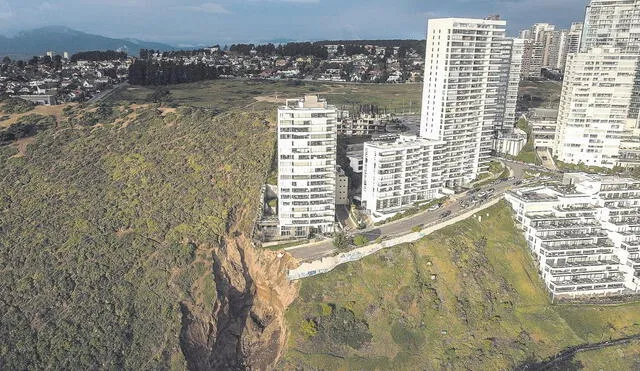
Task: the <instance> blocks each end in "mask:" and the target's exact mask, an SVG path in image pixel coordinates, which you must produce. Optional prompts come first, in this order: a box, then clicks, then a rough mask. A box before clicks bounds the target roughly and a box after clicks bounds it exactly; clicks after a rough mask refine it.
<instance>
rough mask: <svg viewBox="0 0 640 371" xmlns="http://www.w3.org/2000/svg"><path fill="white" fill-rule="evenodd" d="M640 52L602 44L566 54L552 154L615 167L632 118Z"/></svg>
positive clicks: (561, 157) (572, 161)
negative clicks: (639, 53)
mask: <svg viewBox="0 0 640 371" xmlns="http://www.w3.org/2000/svg"><path fill="white" fill-rule="evenodd" d="M637 68H638V57H637V56H635V55H631V54H623V53H617V52H615V51H613V52H612V51H611V50H605V49H600V48H595V49H591V50H590V51H589V52H587V53H576V54H570V55H569V56H568V58H567V66H566V70H565V75H564V84H563V86H562V96H561V98H560V107H559V112H558V125H557V128H556V136H555V137H556V139H557V142H556V143H555V155H556V156H557V157H558V159H559V160H561V161H563V162H567V163H572V164H577V163H579V162H582V163H584V164H585V165H591V166H602V167H607V168H613V167H614V166H616V164H617V158H618V154H619V147H620V142H621V139H622V137H623V136H624V135H625V132H626V131H627V130H628V129H629V128H633V127H634V126H635V120H634V119H630V118H629V108H630V102H631V97H632V93H633V89H634V84H635V83H636V81H635V76H636V71H637Z"/></svg>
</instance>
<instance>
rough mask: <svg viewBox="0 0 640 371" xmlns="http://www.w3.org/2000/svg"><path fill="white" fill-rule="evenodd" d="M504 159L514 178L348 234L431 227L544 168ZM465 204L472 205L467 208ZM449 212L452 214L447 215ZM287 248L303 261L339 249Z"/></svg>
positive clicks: (384, 234)
mask: <svg viewBox="0 0 640 371" xmlns="http://www.w3.org/2000/svg"><path fill="white" fill-rule="evenodd" d="M500 160H501V161H503V162H504V163H505V164H506V166H507V167H508V168H510V169H511V171H512V175H513V177H512V178H510V180H505V181H500V180H498V181H494V182H491V183H488V184H486V185H483V186H481V187H479V188H477V190H476V189H474V190H470V191H467V192H464V193H461V194H456V195H454V196H452V197H451V198H450V199H449V200H447V201H446V202H445V203H444V204H443V205H442V207H440V208H439V209H438V210H434V211H424V212H421V213H419V214H416V215H412V216H410V217H407V218H404V219H401V220H398V221H395V222H391V223H388V224H384V225H381V226H379V227H373V228H369V229H365V230H360V231H357V230H356V231H351V232H349V233H348V235H349V236H355V235H358V234H361V235H364V236H366V237H367V239H368V240H369V241H374V240H376V239H377V238H379V237H381V238H388V237H391V236H399V235H403V234H406V233H410V232H411V229H412V228H413V227H415V226H417V225H422V226H427V225H430V224H435V223H437V222H438V221H443V220H446V219H448V218H453V217H455V216H457V215H459V214H462V213H464V212H465V211H466V209H469V208H473V207H478V206H480V205H482V204H484V203H486V202H487V201H488V200H489V199H491V198H493V197H494V196H497V195H499V194H503V193H504V192H505V191H507V190H509V189H511V188H512V187H513V186H514V185H516V184H515V183H517V182H521V181H522V180H523V179H524V174H525V170H527V169H531V170H534V171H541V170H540V169H539V168H538V167H536V166H534V165H527V164H521V163H518V162H514V161H509V160H504V159H500ZM483 194H484V197H481V196H480V195H483ZM474 200H475V203H474ZM463 205H469V206H467V207H463ZM471 205H473V206H471ZM445 214H449V215H448V216H446V217H445V216H444V215H445ZM286 250H287V252H289V253H290V254H291V255H292V256H293V257H295V258H296V259H299V260H303V261H304V260H316V259H319V258H322V257H324V256H329V255H331V254H333V253H335V252H336V251H337V250H336V249H335V247H334V246H333V240H332V239H327V240H324V241H321V242H316V243H313V244H307V245H302V246H295V247H291V248H289V249H286Z"/></svg>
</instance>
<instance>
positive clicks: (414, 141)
mask: <svg viewBox="0 0 640 371" xmlns="http://www.w3.org/2000/svg"><path fill="white" fill-rule="evenodd" d="M444 144H445V142H443V141H438V140H431V139H426V138H420V137H417V136H415V135H400V136H398V138H397V139H396V140H395V141H393V142H384V141H372V142H367V143H365V147H370V148H376V149H380V150H403V149H408V148H411V147H417V146H436V145H444Z"/></svg>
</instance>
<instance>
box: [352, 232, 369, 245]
mask: <svg viewBox="0 0 640 371" xmlns="http://www.w3.org/2000/svg"><path fill="white" fill-rule="evenodd" d="M353 243H354V244H355V245H356V246H364V245H366V244H368V243H369V239H368V238H367V236H364V235H361V234H359V235H357V236H355V237H354V238H353Z"/></svg>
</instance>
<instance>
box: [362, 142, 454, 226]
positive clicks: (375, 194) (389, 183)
mask: <svg viewBox="0 0 640 371" xmlns="http://www.w3.org/2000/svg"><path fill="white" fill-rule="evenodd" d="M445 150H446V145H445V142H442V141H434V140H429V139H425V138H418V137H416V136H408V135H407V136H405V135H402V136H400V138H398V139H396V140H395V141H393V142H385V141H373V142H367V143H365V145H364V163H363V171H362V206H363V207H364V208H366V209H367V210H368V211H369V212H370V213H371V216H372V217H373V218H374V219H378V220H380V219H386V218H388V217H390V216H392V215H394V214H396V213H398V212H401V211H403V210H406V209H407V208H409V207H411V206H412V205H413V204H415V203H416V202H420V201H427V200H432V199H434V198H437V197H440V196H441V195H442V193H441V192H442V170H443V167H444V160H445Z"/></svg>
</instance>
